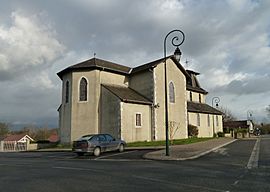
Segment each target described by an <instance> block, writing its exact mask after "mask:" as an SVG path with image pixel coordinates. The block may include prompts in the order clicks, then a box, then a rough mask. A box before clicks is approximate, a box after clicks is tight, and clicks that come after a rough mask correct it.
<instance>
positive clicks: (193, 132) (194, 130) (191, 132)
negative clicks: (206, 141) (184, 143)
mask: <svg viewBox="0 0 270 192" xmlns="http://www.w3.org/2000/svg"><path fill="white" fill-rule="evenodd" d="M198 134H199V130H198V127H197V126H195V125H191V124H188V136H189V137H197V136H198Z"/></svg>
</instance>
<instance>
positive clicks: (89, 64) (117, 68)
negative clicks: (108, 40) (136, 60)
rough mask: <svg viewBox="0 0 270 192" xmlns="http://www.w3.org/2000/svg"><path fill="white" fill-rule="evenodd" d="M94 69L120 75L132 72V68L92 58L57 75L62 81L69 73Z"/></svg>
mask: <svg viewBox="0 0 270 192" xmlns="http://www.w3.org/2000/svg"><path fill="white" fill-rule="evenodd" d="M93 69H101V70H104V71H111V72H115V73H120V74H129V72H130V70H131V68H129V67H127V66H123V65H120V64H117V63H113V62H110V61H105V60H102V59H98V58H92V59H89V60H86V61H83V62H81V63H78V64H76V65H72V66H70V67H68V68H66V69H64V70H62V71H60V72H59V73H57V75H58V76H59V77H60V78H61V79H62V76H63V75H64V74H65V73H68V72H70V71H76V70H77V71H81V70H93Z"/></svg>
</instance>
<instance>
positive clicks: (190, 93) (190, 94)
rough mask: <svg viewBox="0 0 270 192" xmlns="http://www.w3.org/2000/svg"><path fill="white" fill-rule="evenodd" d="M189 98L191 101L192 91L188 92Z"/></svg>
mask: <svg viewBox="0 0 270 192" xmlns="http://www.w3.org/2000/svg"><path fill="white" fill-rule="evenodd" d="M189 100H190V101H192V92H191V91H190V92H189Z"/></svg>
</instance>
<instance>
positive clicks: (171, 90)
mask: <svg viewBox="0 0 270 192" xmlns="http://www.w3.org/2000/svg"><path fill="white" fill-rule="evenodd" d="M169 100H170V103H175V93H174V85H173V82H170V83H169Z"/></svg>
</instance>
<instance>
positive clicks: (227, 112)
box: [219, 107, 237, 122]
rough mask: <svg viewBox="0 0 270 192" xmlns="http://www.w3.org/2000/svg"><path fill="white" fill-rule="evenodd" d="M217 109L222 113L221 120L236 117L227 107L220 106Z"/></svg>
mask: <svg viewBox="0 0 270 192" xmlns="http://www.w3.org/2000/svg"><path fill="white" fill-rule="evenodd" d="M219 111H221V112H222V113H223V115H222V120H223V122H228V121H235V120H236V119H237V118H236V117H235V116H234V115H233V113H232V112H231V111H230V110H229V109H228V108H227V107H220V108H219Z"/></svg>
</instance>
